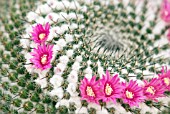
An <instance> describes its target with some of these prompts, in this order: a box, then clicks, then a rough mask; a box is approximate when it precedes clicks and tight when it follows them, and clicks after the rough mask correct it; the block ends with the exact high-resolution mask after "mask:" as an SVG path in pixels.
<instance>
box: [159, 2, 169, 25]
mask: <svg viewBox="0 0 170 114" xmlns="http://www.w3.org/2000/svg"><path fill="white" fill-rule="evenodd" d="M160 14H161V18H162V19H163V20H164V21H165V22H167V23H169V22H170V2H169V1H168V0H163V2H162V6H161V11H160Z"/></svg>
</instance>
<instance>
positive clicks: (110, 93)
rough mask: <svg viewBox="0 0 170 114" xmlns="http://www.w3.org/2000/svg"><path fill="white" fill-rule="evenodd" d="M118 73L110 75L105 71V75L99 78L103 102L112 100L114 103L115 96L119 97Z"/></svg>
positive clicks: (120, 87) (120, 86) (120, 90)
mask: <svg viewBox="0 0 170 114" xmlns="http://www.w3.org/2000/svg"><path fill="white" fill-rule="evenodd" d="M119 81H120V79H119V77H118V75H114V76H113V77H111V76H110V73H109V72H108V71H106V76H104V75H103V78H102V79H101V80H100V89H101V90H102V91H101V98H102V100H103V102H109V101H111V100H112V101H113V102H114V103H116V98H121V92H122V85H121V84H120V82H119Z"/></svg>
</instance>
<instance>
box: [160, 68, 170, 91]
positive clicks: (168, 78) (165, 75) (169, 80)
mask: <svg viewBox="0 0 170 114" xmlns="http://www.w3.org/2000/svg"><path fill="white" fill-rule="evenodd" d="M165 69H166V70H165ZM161 72H162V73H161V74H158V75H159V78H160V79H161V80H162V84H163V85H164V86H165V88H166V90H168V91H170V70H167V67H162V70H161Z"/></svg>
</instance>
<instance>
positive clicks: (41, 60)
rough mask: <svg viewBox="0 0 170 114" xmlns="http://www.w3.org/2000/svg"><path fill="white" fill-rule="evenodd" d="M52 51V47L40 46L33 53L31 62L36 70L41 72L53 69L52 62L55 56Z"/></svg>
mask: <svg viewBox="0 0 170 114" xmlns="http://www.w3.org/2000/svg"><path fill="white" fill-rule="evenodd" d="M52 49H53V46H52V45H47V46H46V45H38V48H37V49H34V50H33V52H31V55H32V56H33V58H31V59H30V61H31V62H32V63H33V64H34V67H35V68H39V69H41V70H45V69H47V68H51V64H50V62H51V59H52V54H53V51H52Z"/></svg>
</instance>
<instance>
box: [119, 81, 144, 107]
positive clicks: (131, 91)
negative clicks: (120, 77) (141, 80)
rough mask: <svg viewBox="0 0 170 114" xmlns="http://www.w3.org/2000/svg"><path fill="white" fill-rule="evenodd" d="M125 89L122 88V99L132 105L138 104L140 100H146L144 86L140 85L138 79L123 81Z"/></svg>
mask: <svg viewBox="0 0 170 114" xmlns="http://www.w3.org/2000/svg"><path fill="white" fill-rule="evenodd" d="M122 86H123V87H124V89H123V90H122V99H123V102H124V103H127V104H129V105H130V107H132V106H138V104H139V103H140V102H143V101H144V100H145V96H144V95H143V88H142V87H140V86H139V85H138V83H137V82H136V81H133V80H131V81H130V82H129V83H122Z"/></svg>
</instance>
